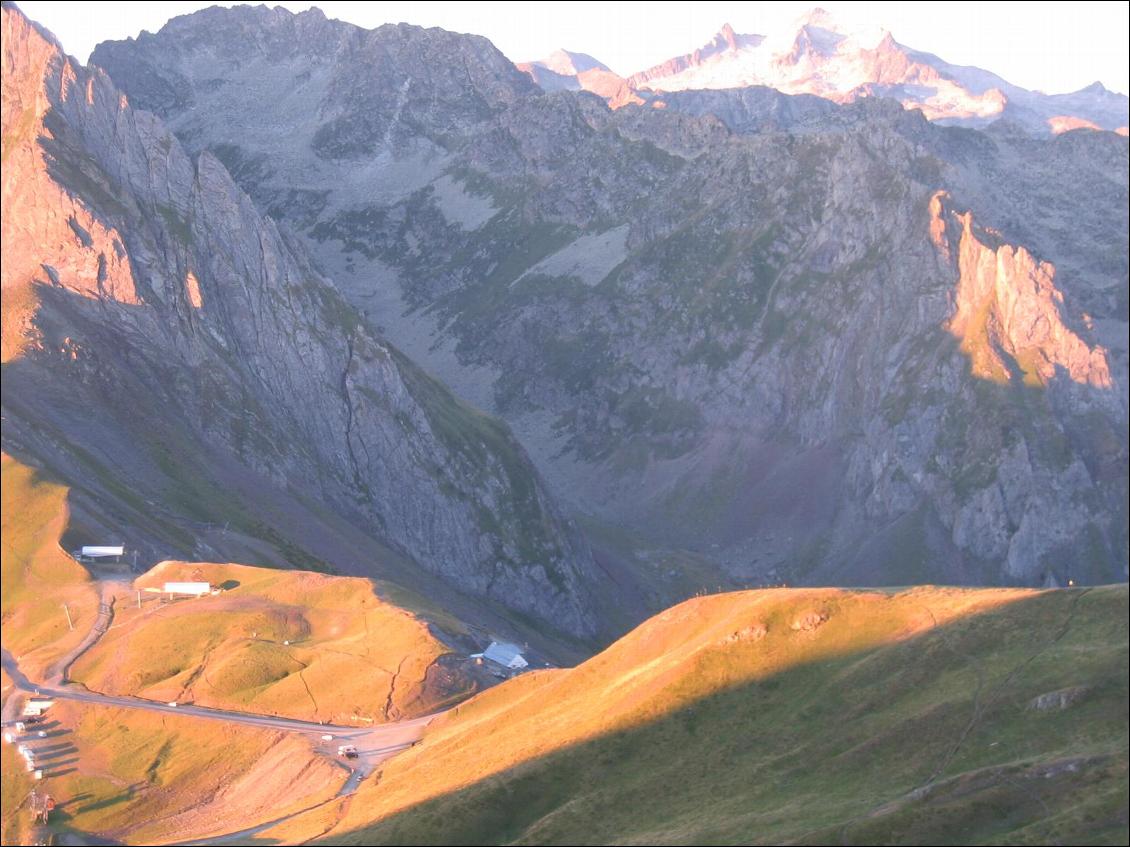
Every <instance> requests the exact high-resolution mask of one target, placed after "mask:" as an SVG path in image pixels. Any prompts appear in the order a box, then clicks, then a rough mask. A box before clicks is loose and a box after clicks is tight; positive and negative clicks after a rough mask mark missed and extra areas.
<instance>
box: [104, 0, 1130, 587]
mask: <svg viewBox="0 0 1130 847" xmlns="http://www.w3.org/2000/svg"><path fill="white" fill-rule="evenodd" d="M93 61H94V62H95V63H97V64H100V65H102V66H103V67H105V68H106V69H107V70H108V71H109V73H111V75H112V76H113V77H114V79H115V80H116V81H117V82H118V84H119V85H121V86H122V87H123V88H124V89H125V90H126V91H127V92H129V93H130V95H131V97H133V98H135V100H136V101H137V102H138V103H140V104H142V105H143V106H145V107H146V108H150V109H153V110H155V111H157V112H158V113H160V114H161V115H162V116H163V117H164V118H165V119H166V120H168V122H169V123H170V125H171V126H172V127H173V129H174V131H175V132H176V133H177V134H178V135H179V137H180V138H181V139H182V140H183V141H184V142H185V143H186V144H187V145H188V146H189V147H190V148H192V149H197V150H205V149H207V150H212V151H213V152H214V153H215V154H216V155H217V156H219V157H221V158H223V160H224V161H225V162H227V163H228V164H229V167H230V168H231V169H232V171H233V173H234V175H235V176H236V178H237V180H239V181H240V182H241V184H242V185H243V186H244V187H245V188H246V189H247V190H248V191H249V192H250V193H251V195H252V196H253V197H254V198H255V200H256V202H257V203H258V204H259V205H260V207H261V208H264V209H267V210H269V211H271V212H272V213H273V214H277V215H280V216H282V217H284V218H286V219H287V220H289V221H290V222H292V223H293V224H294V226H296V227H297V228H298V229H299V230H300V231H301V232H302V233H303V234H304V235H305V237H306V239H307V242H308V243H309V244H310V246H311V247H312V249H313V250H314V251H315V253H316V255H317V256H318V258H319V259H320V260H321V261H322V262H323V263H324V264H325V265H326V266H327V267H330V268H332V269H333V274H332V275H333V278H334V281H335V283H336V284H337V285H338V286H339V287H340V289H341V290H342V291H343V292H345V293H346V295H347V296H348V297H349V298H350V299H351V300H352V301H353V302H355V303H356V304H358V305H359V306H360V307H361V308H363V309H364V310H366V311H367V312H368V319H369V320H371V321H373V322H374V323H379V324H383V325H385V326H387V328H388V332H389V333H390V335H391V336H392V337H393V338H394V339H395V340H397V341H398V342H399V343H402V344H403V345H405V346H406V347H407V348H408V349H409V352H410V354H411V355H413V356H419V357H421V358H423V359H424V360H425V361H426V362H427V363H428V364H429V366H430V367H433V368H436V369H437V370H442V372H443V373H444V375H445V378H446V379H447V380H448V381H449V382H450V383H451V384H452V385H453V386H455V387H456V388H457V390H458V391H459V392H460V393H462V394H464V395H465V396H469V397H473V398H475V399H476V400H477V401H479V402H480V403H482V404H484V405H487V404H493V405H494V408H496V409H497V410H498V411H500V412H501V413H502V414H503V415H504V416H505V417H506V418H507V420H508V421H510V422H511V424H512V425H513V426H514V427H515V428H516V431H517V432H518V433H519V435H520V437H521V438H522V440H523V443H524V444H525V446H526V447H527V448H528V449H529V450H530V451H531V453H532V455H533V456H534V458H535V461H536V462H537V463H538V465H539V467H540V469H541V470H542V471H543V472H544V473H545V474H546V476H547V478H548V480H549V481H550V483H551V487H553V488H554V489H555V490H556V491H557V492H559V493H561V494H562V495H563V496H565V497H567V498H568V499H569V500H570V501H571V502H572V503H573V505H574V507H575V508H577V509H578V510H580V511H583V512H587V513H588V514H590V515H593V516H595V517H596V518H598V519H601V520H605V521H609V522H613V523H617V524H620V523H622V524H626V525H628V526H630V527H631V528H633V529H634V530H635V531H637V532H639V533H640V534H641V535H642V536H643V537H644V539H645V540H646V541H647V542H649V543H653V544H670V545H677V546H689V547H692V548H694V549H696V550H698V551H699V552H701V553H703V554H704V555H706V556H709V557H710V558H712V559H714V560H715V561H718V562H721V563H723V564H725V565H726V567H728V568H729V569H730V571H731V572H732V573H734V574H735V575H737V576H739V577H740V578H742V579H754V580H756V579H762V578H766V577H769V578H778V577H781V576H785V577H787V578H790V579H797V580H809V581H839V582H843V583H852V584H862V583H875V582H895V583H907V582H911V581H923V580H937V581H961V582H966V581H986V582H1024V583H1033V582H1042V581H1061V582H1062V581H1064V580H1067V579H1075V580H1077V581H1106V580H1110V579H1124V578H1125V576H1126V560H1127V528H1126V527H1127V506H1126V495H1127V341H1126V338H1127V330H1126V327H1127V324H1126V314H1127V266H1128V264H1127V236H1126V234H1127V229H1128V226H1127V181H1128V180H1127V142H1126V139H1125V138H1121V137H1119V136H1117V135H1114V134H1112V133H1096V132H1089V131H1083V132H1069V133H1066V134H1064V135H1062V136H1059V137H1058V138H1054V139H1045V140H1037V139H1034V138H1032V137H1030V135H1029V134H1028V133H1027V132H1024V131H1021V130H1020V129H1018V128H1013V127H1011V126H1010V125H1009V124H1007V123H1006V122H998V123H997V124H996V125H994V126H993V127H991V128H990V130H989V131H987V132H980V131H975V130H972V129H964V128H957V127H943V126H938V125H934V124H930V123H928V122H927V121H926V120H925V119H924V118H923V116H922V115H921V113H916V112H908V111H905V110H904V109H903V108H901V107H900V106H899V105H898V104H897V103H894V102H893V101H889V100H883V99H879V98H865V99H863V100H860V101H858V102H855V103H852V104H849V105H845V106H837V105H835V104H830V103H825V102H823V101H821V102H820V103H819V105H816V104H813V102H812V101H810V100H801V101H795V100H793V99H791V98H790V99H781V98H783V97H784V95H773V97H772V98H771V99H772V103H770V104H769V107H771V111H775V113H774V114H771V115H770V118H771V119H762V118H761V117H758V115H761V114H762V113H763V112H764V109H765V108H766V103H765V102H764V99H761V100H758V99H757V97H756V96H755V97H753V98H752V99H750V98H749V97H747V98H746V101H747V105H748V104H750V103H752V104H753V106H754V107H756V108H752V107H750V108H747V107H742V108H741V109H738V110H737V112H738V115H739V117H740V116H741V115H742V114H745V115H747V117H748V116H749V115H751V114H752V115H754V117H753V118H750V119H748V120H745V122H744V123H741V124H740V125H738V123H739V122H738V120H737V119H736V118H734V119H731V120H729V121H726V122H724V121H722V120H719V119H718V118H717V117H714V116H713V115H712V114H702V115H689V114H686V113H680V112H679V111H677V110H673V109H667V110H658V109H654V108H650V107H647V106H642V107H641V106H634V105H627V106H626V107H624V108H621V109H619V110H617V111H615V112H612V111H610V110H609V109H608V108H607V106H606V105H605V103H604V102H602V101H601V100H600V99H598V98H596V97H594V96H592V95H589V94H586V93H583V92H582V93H571V92H558V93H554V94H543V93H541V92H539V91H537V90H536V89H535V88H534V87H533V86H532V84H531V83H530V82H529V80H528V78H526V77H524V76H522V75H521V74H519V73H518V72H517V71H516V70H514V69H513V68H512V66H510V65H509V64H508V63H507V62H506V61H505V59H504V58H503V57H502V56H501V55H500V54H498V53H497V51H494V50H493V49H492V48H490V46H489V44H487V43H486V42H484V41H483V40H482V39H480V38H476V37H457V36H453V35H451V34H449V33H443V32H441V31H437V30H422V29H419V28H415V27H408V26H403V25H402V26H385V27H381V28H379V29H377V30H373V31H364V30H360V29H358V28H356V27H353V26H351V25H348V24H344V23H340V22H336V21H327V20H325V19H324V17H323V16H322V15H321V14H320V13H318V12H317V11H316V10H312V11H311V12H308V13H303V14H300V15H297V16H294V15H291V14H290V13H287V12H285V11H283V10H273V11H272V10H266V9H262V8H260V9H247V8H243V9H236V10H217V9H213V10H208V11H206V12H201V13H198V14H196V15H193V16H190V17H186V18H180V19H176V20H174V21H171V22H170V23H169V24H168V25H167V26H166V27H165V28H164V29H162V31H161V32H160V33H158V34H156V35H143V36H142V37H141V38H139V39H138V40H136V41H132V40H131V41H126V42H118V43H108V44H103V45H101V46H100V47H99V48H98V49H97V50H96V51H95V54H94V56H93ZM484 80H485V81H484ZM739 96H740V95H739ZM464 98H466V99H464ZM755 101H756V102H755ZM465 103H474V104H475V108H474V109H469V108H467V106H466V105H465ZM452 104H455V105H452ZM739 105H740V104H739ZM742 109H745V111H744V112H743V111H742ZM757 110H762V112H758V111H757ZM704 111H705V110H704ZM790 126H793V127H794V129H792V130H790ZM939 192H943V193H939ZM406 307H411V308H413V309H416V310H426V314H423V315H421V312H420V311H417V312H414V313H413V312H409V313H407V314H405V308H406ZM432 330H435V331H436V332H437V334H436V335H435V336H431V335H429V332H430V331H432ZM433 342H435V343H433Z"/></svg>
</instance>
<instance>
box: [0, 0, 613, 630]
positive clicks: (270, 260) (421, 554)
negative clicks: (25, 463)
mask: <svg viewBox="0 0 1130 847" xmlns="http://www.w3.org/2000/svg"><path fill="white" fill-rule="evenodd" d="M3 27H4V30H3V35H4V47H3V61H4V82H3V85H4V91H3V133H4V135H3V138H4V175H3V180H4V183H3V192H4V194H3V200H4V218H3V221H4V223H3V229H4V231H3V255H4V261H3V290H4V358H5V365H4V382H3V386H4V387H3V392H4V393H3V398H4V414H5V423H4V434H5V442H6V449H9V448H11V449H14V450H15V451H16V452H18V453H22V454H27V453H30V454H33V455H35V456H37V457H38V459H39V460H40V461H44V462H47V463H49V464H53V465H56V466H65V467H69V468H70V469H71V470H72V471H74V473H72V474H71V477H72V481H73V482H76V483H79V484H82V485H86V486H87V487H91V488H97V489H101V490H103V491H105V492H106V493H107V494H110V495H113V496H112V497H111V498H110V499H111V500H113V501H114V502H115V503H116V505H115V508H116V509H120V510H123V511H129V512H132V513H135V516H136V517H138V522H139V523H144V521H143V520H142V516H144V517H145V519H148V520H150V521H152V520H156V519H157V517H159V516H160V515H162V514H164V513H171V524H172V525H174V528H179V530H180V535H181V536H183V535H184V534H185V528H186V527H188V528H189V529H191V528H192V527H193V526H194V525H193V524H192V521H193V520H194V521H195V527H196V529H201V528H203V527H208V526H214V525H217V524H219V525H234V528H235V529H238V530H240V531H242V532H244V533H245V534H246V535H248V536H252V537H255V536H258V537H260V539H262V538H264V537H266V538H268V540H270V539H276V540H277V536H278V533H279V532H280V527H281V528H282V531H285V530H286V529H287V527H286V526H285V524H286V523H287V518H286V517H285V516H281V517H280V516H279V515H275V517H274V522H273V525H271V524H270V523H269V522H267V523H264V521H263V519H262V515H261V510H260V509H259V508H258V507H256V506H250V505H248V501H250V502H255V501H256V497H257V495H256V494H255V493H251V494H248V492H247V491H243V492H240V493H235V492H234V491H233V490H229V489H228V484H229V481H230V480H231V479H233V478H235V477H239V476H241V475H242V476H243V477H244V478H245V481H246V480H247V479H252V480H259V481H261V483H262V492H261V495H260V496H261V498H262V500H263V502H266V501H267V500H269V499H270V497H271V496H276V497H282V496H284V495H285V496H291V497H293V498H298V499H300V500H302V501H303V502H305V503H307V504H308V505H309V504H313V505H311V506H310V508H311V509H313V510H314V511H318V510H321V511H322V512H325V511H327V510H328V511H330V512H332V513H335V514H336V515H338V516H341V517H343V518H345V519H347V520H348V521H350V522H352V523H353V524H355V525H357V526H359V527H360V528H361V529H362V530H363V531H364V532H365V533H367V534H369V535H370V536H372V537H375V538H377V539H379V540H381V541H382V542H383V543H385V544H387V545H388V546H389V547H391V548H392V549H393V550H395V551H398V552H399V553H400V554H402V555H406V556H407V557H410V558H411V559H412V560H414V561H415V562H416V563H417V564H418V565H419V566H420V567H422V568H424V569H426V570H427V571H429V572H431V573H432V574H435V575H437V576H439V577H440V578H441V581H442V582H445V583H447V584H448V585H450V586H454V587H455V588H457V589H459V590H461V591H463V592H465V593H467V594H470V595H475V596H479V597H483V598H489V599H491V600H493V601H496V602H497V603H499V604H501V605H502V606H505V607H508V608H510V609H514V610H517V611H519V612H521V613H524V614H526V615H528V616H531V617H533V618H537V619H541V620H543V621H545V622H548V623H549V624H550V625H551V626H553V627H556V628H557V629H559V630H562V631H565V632H568V633H571V634H573V635H581V636H589V635H592V634H593V633H594V632H596V631H597V629H598V626H599V620H598V613H597V611H596V610H595V604H594V602H593V600H592V594H593V592H594V591H595V590H596V588H597V586H598V585H599V578H598V576H597V574H596V571H595V567H594V565H593V563H592V560H591V558H590V555H589V553H588V551H587V548H586V547H585V546H584V544H583V542H581V541H580V540H578V538H577V536H576V533H575V532H574V531H573V530H571V529H570V528H569V527H568V525H567V524H566V523H564V522H563V520H562V519H561V518H560V516H559V514H558V512H557V510H556V509H555V507H554V506H553V504H552V503H551V502H550V501H549V499H548V498H547V496H546V494H545V492H544V490H543V488H542V486H541V484H540V483H539V481H538V478H537V475H536V473H535V471H534V469H533V467H532V466H531V465H530V463H529V461H528V460H527V458H526V456H525V454H524V453H523V451H522V449H521V447H520V446H519V445H518V444H517V442H516V441H515V440H514V438H513V437H512V436H511V435H510V433H509V432H508V430H507V429H506V427H505V426H504V425H503V424H501V423H499V422H498V421H496V420H494V419H492V418H489V417H487V416H485V415H483V414H481V413H479V412H477V411H475V410H473V409H471V408H470V407H468V406H466V405H465V404H463V403H461V402H459V401H458V400H456V399H455V398H454V397H452V396H451V395H450V393H449V392H448V391H447V390H446V389H445V388H443V387H442V386H441V385H439V384H438V383H436V382H435V381H434V380H433V379H432V378H431V377H429V376H427V375H426V374H425V373H424V372H423V371H421V370H420V369H419V368H418V367H416V366H415V365H413V364H412V363H410V362H409V361H408V360H407V359H406V358H405V357H404V356H403V355H402V354H400V353H399V352H398V351H397V350H396V349H395V348H394V347H392V346H391V345H390V344H389V343H388V342H387V341H386V340H384V339H383V338H382V337H380V336H379V335H377V334H375V333H373V332H372V331H371V330H370V329H368V328H367V327H366V325H365V323H364V322H363V321H362V320H361V319H360V317H359V316H358V314H357V313H356V311H355V310H354V308H353V307H352V306H350V305H348V304H347V303H346V302H345V301H344V300H343V299H342V297H341V296H340V294H338V292H337V291H336V290H335V289H334V288H333V286H332V285H331V284H330V283H329V282H328V281H327V280H326V279H325V278H324V277H323V276H321V275H320V273H319V272H318V271H317V270H316V269H315V268H314V266H313V265H312V264H311V262H310V260H309V259H308V257H307V255H306V252H305V250H304V248H303V247H302V245H301V244H300V243H299V242H298V241H297V240H296V239H295V238H294V237H293V236H292V235H291V234H289V233H288V232H287V230H286V229H285V228H283V227H280V226H278V225H276V223H275V222H274V221H272V220H271V219H270V218H267V217H264V216H263V215H262V213H261V212H260V211H258V210H257V209H256V208H255V206H254V205H253V203H252V201H251V199H250V198H249V197H248V196H247V195H246V194H245V193H244V192H243V191H242V190H241V189H240V188H239V187H237V185H236V184H235V182H234V181H233V180H232V178H231V176H230V175H229V173H228V171H227V169H226V168H225V167H224V165H223V164H221V162H220V161H219V160H218V159H217V158H216V157H215V156H214V155H212V154H211V153H208V152H202V153H200V154H199V155H197V156H195V157H190V156H189V155H188V154H186V153H185V151H184V150H183V148H182V146H181V144H180V142H179V141H178V140H177V139H176V138H175V137H174V136H173V135H172V134H171V133H170V132H169V131H168V130H167V129H165V127H164V125H163V124H162V123H161V121H160V119H159V118H157V117H155V116H154V115H152V114H151V113H149V112H146V111H140V110H136V109H133V108H131V106H130V104H129V103H128V102H127V99H126V97H125V96H124V95H122V94H121V93H120V92H119V91H118V90H117V89H116V88H115V87H114V85H113V84H112V83H111V81H110V79H109V78H108V77H107V75H106V74H105V73H104V72H102V71H100V70H97V69H86V68H82V67H79V66H77V65H76V64H75V63H74V62H73V61H71V60H69V59H68V58H67V57H66V56H65V55H64V54H63V53H62V51H61V49H60V48H59V46H58V45H57V44H56V43H55V42H54V40H53V39H52V38H51V37H50V36H49V35H47V34H46V33H44V32H42V31H40V30H38V29H37V28H36V27H35V25H34V24H31V23H30V22H28V21H27V19H26V18H24V17H23V15H22V14H21V13H20V12H19V11H18V10H16V9H14V8H12V7H10V6H7V5H6V6H5V7H4V12H3ZM514 74H515V76H516V77H517V78H518V79H519V81H521V79H522V78H521V77H520V75H518V74H517V72H516V71H515V72H514ZM488 82H489V81H488ZM483 84H484V85H485V84H487V82H483ZM170 96H172V97H175V92H174V93H173V94H171V95H170ZM460 103H463V101H460ZM464 105H465V104H464ZM373 119H374V120H376V119H377V118H376V117H373ZM367 131H368V129H367V130H366V132H367ZM366 137H367V136H366ZM75 477H78V478H75ZM231 484H232V485H233V486H234V483H231ZM259 484H260V483H259V482H256V483H255V484H253V485H250V486H248V487H251V488H253V489H254V488H255V487H256V486H258V485H259ZM272 490H273V491H275V492H276V494H275V495H272V494H270V492H271V491H272ZM111 511H112V510H111ZM146 513H148V514H146ZM186 521H187V522H186ZM111 522H112V520H111ZM228 528H231V527H229V526H225V531H224V532H222V533H219V536H218V537H219V538H220V540H218V541H217V540H215V539H213V540H212V542H211V543H212V544H213V545H216V544H219V545H221V546H222V545H223V543H224V541H223V540H222V539H223V537H225V536H226V535H227V529H228ZM151 535H153V533H151ZM159 535H160V533H156V536H159ZM175 535H176V532H175V531H171V532H167V533H165V534H164V536H163V538H158V537H156V536H155V537H154V538H153V539H152V544H153V546H154V547H156V546H159V544H160V543H161V542H164V543H172V544H174V549H173V550H169V549H167V548H166V549H164V550H162V551H161V553H163V554H164V555H168V554H169V553H172V552H184V553H188V552H191V550H184V551H178V550H176V549H175V546H176V543H177V538H173V537H172V536H175ZM192 543H193V542H192V540H191V536H189V539H188V540H187V541H186V540H185V539H183V537H182V538H181V539H180V541H179V544H180V545H181V546H190V545H191V544H192ZM276 546H277V547H283V548H285V546H286V545H285V544H283V545H276ZM155 552H156V551H155ZM283 552H284V553H285V552H286V551H285V549H284V550H283ZM359 552H360V551H358V553H359ZM354 555H357V553H355V554H354ZM295 563H296V564H297V563H299V562H295ZM351 568H352V570H353V572H358V573H366V572H369V573H377V572H379V567H378V566H375V565H371V564H369V563H366V562H364V561H356V562H353V563H352V564H351Z"/></svg>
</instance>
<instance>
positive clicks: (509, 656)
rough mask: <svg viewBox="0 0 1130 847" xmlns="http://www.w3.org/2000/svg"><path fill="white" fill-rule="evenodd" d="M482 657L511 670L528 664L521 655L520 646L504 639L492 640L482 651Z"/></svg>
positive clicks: (519, 668)
mask: <svg viewBox="0 0 1130 847" xmlns="http://www.w3.org/2000/svg"><path fill="white" fill-rule="evenodd" d="M483 658H484V659H487V660H489V661H491V662H494V663H495V664H497V665H502V666H503V667H504V668H508V669H510V670H512V671H516V670H521V669H522V668H524V667H526V666H527V665H529V662H527V661H526V660H525V658H523V656H522V648H521V647H519V646H518V645H517V644H508V643H507V642H505V641H492V642H491V643H490V646H489V647H488V648H487V649H486V650H484V651H483Z"/></svg>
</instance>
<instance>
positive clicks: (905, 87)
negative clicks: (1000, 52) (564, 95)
mask: <svg viewBox="0 0 1130 847" xmlns="http://www.w3.org/2000/svg"><path fill="white" fill-rule="evenodd" d="M554 55H557V54H554ZM532 64H534V65H538V66H539V67H540V68H550V69H552V70H553V71H555V72H556V74H558V75H559V77H561V76H563V77H565V78H566V79H565V80H562V79H560V78H558V77H555V78H552V79H549V78H543V77H544V74H543V75H542V76H539V75H538V74H536V73H532V72H531V76H532V77H533V78H534V80H535V81H536V82H538V83H539V84H540V85H542V86H543V87H545V88H546V90H551V89H553V88H554V87H558V88H567V87H570V85H569V83H568V82H567V80H568V79H569V78H573V79H574V80H575V84H574V85H573V86H572V87H574V88H582V87H587V86H583V85H581V84H580V82H579V80H577V79H576V78H577V71H570V70H569V69H568V67H569V66H568V64H567V63H563V62H554V63H551V62H550V61H549V60H547V61H546V62H543V63H532ZM525 69H526V68H525V66H523V70H525ZM528 72H529V71H528ZM624 84H625V86H626V87H627V89H629V90H631V91H633V92H635V94H636V95H637V96H639V97H640V98H642V99H644V100H650V101H652V102H654V103H656V104H663V105H667V104H666V102H665V101H664V100H663V98H662V95H663V94H664V93H667V92H675V91H689V90H701V89H741V88H747V87H750V86H768V87H770V88H775V89H777V90H778V91H781V92H783V93H786V94H815V95H818V96H820V97H824V98H826V99H829V100H832V101H834V102H837V103H847V102H851V101H853V100H856V99H859V98H861V97H891V98H894V99H896V100H898V101H899V102H900V103H902V104H903V106H905V107H907V108H916V109H920V110H921V111H922V112H923V114H925V115H926V117H927V118H929V119H930V120H934V121H940V122H943V123H952V124H959V125H962V126H984V125H986V124H988V123H990V122H992V121H994V120H997V119H999V118H1007V119H1008V120H1010V121H1013V122H1014V123H1017V124H1020V125H1022V126H1024V127H1025V129H1026V130H1027V131H1029V132H1032V133H1035V134H1040V135H1046V134H1058V133H1060V132H1064V131H1066V130H1068V129H1076V128H1092V129H1105V130H1113V131H1120V132H1123V134H1125V132H1126V127H1127V125H1128V123H1130V117H1128V116H1130V105H1128V104H1130V101H1128V99H1127V97H1126V96H1125V95H1122V94H1117V93H1115V92H1111V91H1107V90H1106V89H1105V88H1104V87H1103V86H1102V84H1101V83H1098V82H1096V83H1094V84H1092V85H1089V86H1087V87H1086V88H1083V89H1081V90H1079V91H1076V92H1073V93H1070V94H1052V95H1048V94H1043V93H1041V92H1038V91H1029V90H1027V89H1024V88H1021V87H1020V86H1016V85H1013V84H1011V83H1009V82H1007V81H1006V80H1004V79H1002V78H1001V77H999V76H997V75H996V74H994V73H991V72H990V71H986V70H982V69H981V68H976V67H964V66H959V65H952V64H949V63H948V62H946V61H944V60H943V59H941V58H939V57H938V56H935V55H933V54H931V53H926V52H922V51H919V50H914V49H912V48H909V47H906V46H905V45H902V44H900V43H898V42H897V41H895V39H894V37H893V36H892V35H891V33H890V32H887V31H886V30H882V29H878V30H872V31H865V32H852V31H850V30H848V29H846V28H844V27H842V26H841V25H840V24H839V23H837V21H836V20H835V19H834V17H833V16H832V15H830V14H829V13H828V12H826V11H824V10H823V9H813V10H812V11H810V12H808V13H807V14H805V15H803V16H801V17H800V18H799V19H797V20H796V22H795V23H794V24H793V25H792V26H791V27H789V28H787V29H785V30H783V31H781V32H780V33H774V34H771V35H755V34H743V33H738V32H735V31H734V28H733V27H732V26H730V25H729V24H725V25H724V26H723V27H722V28H721V29H720V30H719V32H718V33H717V34H716V35H715V36H714V38H713V39H711V41H710V42H709V43H707V44H705V45H703V46H702V47H700V48H698V49H697V50H694V51H692V52H690V53H687V54H684V55H682V56H677V57H674V58H671V59H669V60H667V61H665V62H661V63H660V64H658V65H655V66H654V67H651V68H648V69H646V70H643V71H640V72H638V73H635V74H632V75H631V76H629V77H627V78H626V79H625V80H624ZM590 90H591V89H590ZM621 99H623V97H622V96H621Z"/></svg>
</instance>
